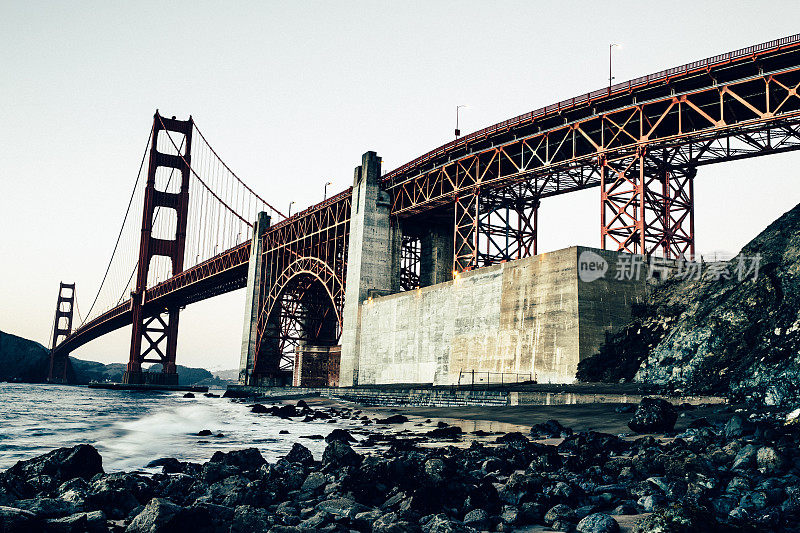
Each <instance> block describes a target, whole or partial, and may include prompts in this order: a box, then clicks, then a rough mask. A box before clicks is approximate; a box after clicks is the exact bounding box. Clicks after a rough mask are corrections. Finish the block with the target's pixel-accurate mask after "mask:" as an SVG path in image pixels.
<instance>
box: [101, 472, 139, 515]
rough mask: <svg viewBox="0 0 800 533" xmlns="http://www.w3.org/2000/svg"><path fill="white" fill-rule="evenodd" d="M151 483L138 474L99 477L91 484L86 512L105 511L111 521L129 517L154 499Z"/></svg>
mask: <svg viewBox="0 0 800 533" xmlns="http://www.w3.org/2000/svg"><path fill="white" fill-rule="evenodd" d="M151 483H152V482H151V481H150V480H149V479H148V478H146V477H143V476H139V475H137V474H126V473H114V474H108V475H105V476H98V477H96V478H94V479H93V480H92V482H91V483H90V484H89V490H88V493H87V495H86V510H89V511H103V512H104V513H105V514H106V516H108V517H109V518H111V519H114V520H119V519H122V518H125V517H127V516H128V515H129V514H130V512H131V511H133V510H134V509H136V508H137V507H138V506H139V505H141V504H144V503H146V502H147V501H148V500H149V499H150V498H151V497H152V487H151Z"/></svg>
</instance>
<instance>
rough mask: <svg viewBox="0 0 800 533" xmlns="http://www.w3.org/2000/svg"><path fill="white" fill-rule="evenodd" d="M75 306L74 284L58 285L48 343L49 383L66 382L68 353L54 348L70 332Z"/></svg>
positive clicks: (62, 283)
mask: <svg viewBox="0 0 800 533" xmlns="http://www.w3.org/2000/svg"><path fill="white" fill-rule="evenodd" d="M74 308H75V284H74V283H64V282H63V281H62V282H61V283H60V284H59V287H58V302H57V303H56V317H55V320H54V322H53V338H52V340H51V343H50V371H49V372H48V374H47V381H48V382H49V383H66V382H67V367H68V366H69V353H67V352H61V351H58V350H56V346H58V343H59V342H60V341H62V340H64V339H65V338H67V337H68V336H69V334H70V333H72V312H73V309H74Z"/></svg>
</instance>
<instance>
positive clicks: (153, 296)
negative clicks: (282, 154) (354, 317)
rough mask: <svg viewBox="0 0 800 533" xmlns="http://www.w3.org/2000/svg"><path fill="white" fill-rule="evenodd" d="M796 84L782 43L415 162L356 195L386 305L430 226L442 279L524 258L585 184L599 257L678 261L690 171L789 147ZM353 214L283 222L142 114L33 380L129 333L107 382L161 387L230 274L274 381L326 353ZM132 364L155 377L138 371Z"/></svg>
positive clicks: (793, 43)
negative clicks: (550, 202)
mask: <svg viewBox="0 0 800 533" xmlns="http://www.w3.org/2000/svg"><path fill="white" fill-rule="evenodd" d="M798 88H800V35H794V36H791V37H786V38H783V39H778V40H775V41H771V42H768V43H763V44H760V45H756V46H752V47H749V48H745V49H741V50H737V51H734V52H730V53H727V54H722V55H719V56H715V57H712V58H708V59H704V60H701V61H695V62H693V63H689V64H686V65H682V66H680V67H676V68H672V69H668V70H665V71H662V72H659V73H656V74H651V75H648V76H643V77H641V78H637V79H634V80H631V81H628V82H624V83H620V84H617V85H614V86H611V87H608V88H604V89H600V90H598V91H594V92H591V93H588V94H585V95H582V96H578V97H575V98H570V99H568V100H564V101H562V102H559V103H557V104H553V105H550V106H547V107H544V108H541V109H538V110H536V111H532V112H530V113H526V114H524V115H520V116H518V117H514V118H512V119H509V120H506V121H503V122H500V123H498V124H495V125H493V126H490V127H488V128H484V129H482V130H480V131H476V132H474V133H472V134H469V135H467V136H465V137H462V138H459V139H457V140H455V141H453V142H450V143H448V144H445V145H443V146H441V147H439V148H437V149H435V150H432V151H430V152H428V153H427V154H425V155H423V156H421V157H419V158H417V159H415V160H413V161H411V162H409V163H407V164H405V165H403V166H401V167H399V168H397V169H395V170H393V171H391V172H389V173H386V174H384V175H383V176H382V177H381V178H380V187H381V189H382V190H381V194H380V195H379V197H378V198H377V199H373V200H374V201H377V202H379V203H380V202H385V203H386V205H387V207H388V212H389V219H390V224H391V227H392V235H393V238H392V243H390V244H389V245H388V246H387V258H386V261H390V262H392V265H395V266H396V268H395V266H393V268H394V274H393V280H392V287H391V288H392V291H402V290H409V289H414V288H416V287H419V286H424V285H429V284H432V283H437V282H440V281H445V280H446V279H442V277H443V275H442V273H441V272H439V273H435V272H433V273H432V272H430V269H429V268H427V267H426V266H425V264H426V257H427V255H430V253H431V252H430V248H431V245H430V239H429V237H430V231H431V228H432V227H433V228H439V230H440V231H439V236H440V241H442V239H443V240H444V242H445V246H444V248H449V253H446V254H445V255H446V256H447V263H448V264H447V268H446V269H445V275H444V277H445V278H446V277H447V274H450V273H451V272H458V271H464V270H470V269H474V268H480V267H483V266H487V265H492V264H496V263H498V262H502V261H509V260H513V259H519V258H522V257H527V256H530V255H534V254H536V252H537V250H536V242H537V219H538V209H539V206H540V204H541V201H542V200H543V199H545V198H548V197H551V196H556V195H560V194H568V193H571V192H574V191H579V190H582V189H586V188H590V187H599V188H600V202H599V204H600V205H599V207H600V238H601V245H602V247H603V248H607V249H613V250H619V251H626V252H630V253H639V254H646V255H651V254H657V255H662V256H665V257H679V256H690V255H693V254H694V216H693V213H694V198H693V181H694V179H695V176H696V174H697V169H698V168H699V167H702V166H704V165H708V164H712V163H717V162H724V161H733V160H737V159H743V158H749V157H756V156H762V155H768V154H773V153H780V152H787V151H791V150H797V149H798V148H800V96H799V95H798ZM365 157H366V156H365ZM377 161H378V174H377V175H378V176H380V171H379V164H380V163H379V160H377ZM360 169H361V167H359V169H357V174H356V183H358V180H360V179H361V177H360V174H359V172H360ZM373 170H374V169H373ZM361 201H362V200H361V199H360V198H355V199H354V198H353V189H348V190H346V191H343V192H341V193H339V194H338V195H335V196H333V197H331V198H329V199H327V200H325V201H324V202H322V203H320V204H317V205H314V206H311V207H309V208H308V209H306V210H304V211H302V212H299V213H297V214H295V215H293V216H291V217H289V218H287V217H285V216H284V215H283V214H282V213H280V212H279V211H278V210H277V209H275V208H274V207H273V206H271V205H270V204H269V203H268V202H267V201H266V200H264V199H263V198H262V197H260V196H259V195H258V194H256V193H255V192H254V191H253V190H252V189H251V188H250V187H248V186H247V185H246V184H245V183H244V182H243V181H242V180H241V179H239V177H238V176H237V175H236V174H235V173H234V172H233V171H232V170H231V169H230V168H229V167H228V166H227V165H226V164H225V163H224V162H223V161H222V159H221V158H220V157H219V156H218V155H217V153H216V152H215V151H214V149H213V148H212V147H211V145H210V144H209V143H208V141H207V140H206V138H205V137H204V136H203V134H202V133H201V131H200V130H199V129H198V128H197V125H196V124H195V123H194V121H193V120H192V119H191V117H190V118H189V119H188V120H185V121H184V120H177V119H175V117H172V118H165V117H162V116H161V115H160V114H159V113H158V112H157V113H156V115H155V118H154V122H153V128H152V130H151V132H150V136H149V138H148V141H147V148H146V150H145V153H144V155H143V157H142V164H141V166H140V169H139V172H138V174H137V178H136V181H135V185H134V187H133V190H132V193H131V197H130V200H129V202H128V206H127V210H126V212H125V216H124V217H123V223H122V226H121V228H120V231H119V235H118V238H117V241H116V243H115V245H114V247H113V252H112V254H111V259H110V260H109V263H108V267H107V269H106V272H105V275H104V277H103V280H102V282H101V284H100V288H99V289H98V292H97V294H96V296H95V297H94V300H93V302H92V304H91V306H90V309H89V311H88V313H87V315H86V317H80V320H79V322H80V324H79V325H78V327H77V328H75V329H74V330H73V329H72V321H73V308H75V309H76V310H77V305H76V300H75V297H74V286H67V285H65V284H62V286H61V288H60V292H59V300H58V304H57V311H56V319H55V322H54V327H53V337H52V346H53V349H52V352H51V371H50V372H51V375H50V379H51V380H54V381H61V380H66V379H67V378H68V372H69V360H68V357H67V356H68V354H69V353H70V352H72V351H74V350H75V349H77V348H78V347H80V346H82V345H84V344H86V343H87V342H90V341H91V340H93V339H96V338H98V337H100V336H102V335H105V334H106V333H109V332H111V331H114V330H116V329H119V328H122V327H124V326H127V325H128V324H131V325H132V329H131V332H132V334H131V344H130V353H129V362H128V366H127V371H126V373H125V381H126V382H129V383H141V382H143V381H144V380H146V379H147V380H156V381H161V382H163V383H174V382H175V381H176V379H177V377H176V374H175V362H176V352H177V332H178V320H179V314H180V309H181V308H182V307H184V306H186V305H189V304H191V303H194V302H197V301H200V300H204V299H207V298H211V297H213V296H216V295H219V294H223V293H226V292H229V291H233V290H236V289H239V288H242V287H245V286H246V285H247V284H248V276H250V278H251V280H250V282H251V283H253V282H254V280H257V281H258V283H257V284H256V285H257V287H258V290H257V291H255V293H254V295H253V299H254V301H253V302H249V304H252V306H253V308H254V309H256V313H255V314H256V315H257V320H255V321H254V325H253V327H254V328H255V332H256V335H255V339H256V341H255V348H254V353H253V355H252V358H253V360H252V361H249V362H248V365H249V367H250V368H252V370H253V371H252V372H251V373H250V375H249V377H248V378H247V379H248V381H251V382H253V383H258V382H261V381H260V380H262V378H269V379H271V378H274V377H275V376H278V375H279V374H281V372H284V371H285V370H286V369H288V368H290V365H291V357H292V353H293V351H294V349H295V347H296V346H297V345H298V344H299V343H312V344H321V345H335V344H337V343H338V342H339V340H340V336H341V332H342V326H343V309H344V305H345V284H346V272H347V263H348V244H349V238H350V233H351V228H350V219H351V215H352V214H353V212H355V210H357V209H358V205H360V204H359V202H361ZM140 206H143V209H141V208H140ZM139 212H140V213H141V216H137V215H136V213H139ZM257 220H258V221H259V223H254V222H255V221H257ZM270 224H271V225H270ZM440 248H441V242H440ZM440 251H441V250H440ZM440 255H441V254H440ZM451 267H452V268H451ZM248 272H249V273H248ZM143 363H160V364H161V365H162V372H160V373H158V376H157V377H153V376H151V375H147V373H145V372H143V368H142V365H143Z"/></svg>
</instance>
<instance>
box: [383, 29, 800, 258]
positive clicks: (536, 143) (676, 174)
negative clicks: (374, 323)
mask: <svg viewBox="0 0 800 533" xmlns="http://www.w3.org/2000/svg"><path fill="white" fill-rule="evenodd" d="M791 47H792V48H791V50H789V51H786V50H785V49H781V51H780V52H779V53H776V52H775V51H774V50H773V51H772V52H770V53H773V56H769V57H766V56H764V57H759V58H755V59H757V60H754V57H743V58H740V59H737V60H736V61H731V60H726V62H725V63H724V64H720V65H718V66H712V67H709V68H707V69H704V70H703V71H702V72H697V73H693V74H692V75H691V76H688V74H687V77H686V78H685V79H682V78H681V76H674V77H672V78H670V79H668V80H667V82H666V83H665V82H664V81H663V80H661V81H659V83H658V84H657V85H656V86H650V85H648V84H646V83H645V84H643V85H642V88H637V89H631V90H630V91H628V93H627V96H626V95H620V96H616V97H615V98H608V95H604V96H602V97H600V96H599V97H598V98H597V99H596V100H588V101H586V102H585V103H584V104H583V105H582V106H581V107H580V108H576V109H573V110H572V111H571V112H570V113H566V112H564V111H563V110H550V111H547V112H543V113H542V114H541V115H540V116H537V117H530V119H529V120H520V121H517V122H514V123H513V124H510V125H508V126H507V127H505V128H499V127H498V128H494V129H493V130H492V131H491V132H489V133H487V134H486V135H485V136H483V137H480V138H475V139H472V140H471V141H470V142H467V143H462V144H460V145H454V146H452V147H451V148H448V150H449V151H448V150H444V151H438V152H435V153H432V154H433V155H431V156H430V157H428V158H427V159H423V160H421V161H420V162H419V163H418V164H415V165H411V166H407V167H403V168H402V169H401V170H400V171H395V172H392V173H390V175H389V177H388V178H387V179H386V182H385V186H386V187H387V190H389V191H390V192H391V193H392V197H393V205H392V214H393V215H395V216H398V217H401V218H409V217H413V216H415V215H416V214H419V213H421V212H425V211H429V210H431V209H434V208H436V207H439V206H443V205H446V204H448V203H454V225H455V228H454V231H455V243H454V250H455V254H454V269H455V270H465V269H470V268H475V267H478V266H484V265H487V264H493V263H496V262H498V261H502V260H504V259H507V258H511V257H513V256H515V255H517V254H515V253H514V249H513V246H518V244H517V243H520V242H522V241H523V240H524V239H523V238H520V237H519V236H518V235H516V237H517V238H516V239H513V237H514V236H515V235H514V231H515V229H516V228H515V226H514V220H515V219H513V217H512V221H511V222H509V220H507V218H508V217H506V219H504V218H503V216H502V214H503V212H504V207H503V205H504V204H503V202H504V201H506V202H507V198H506V197H505V196H506V193H502V194H500V195H499V200H498V201H492V200H489V198H491V196H492V195H497V193H494V192H492V191H507V190H509V188H510V187H511V186H512V185H513V184H518V183H526V184H527V191H526V193H525V196H524V198H525V200H526V201H528V202H529V207H528V212H530V211H531V206H534V205H537V204H536V202H537V201H538V200H539V199H541V198H546V197H549V196H555V195H558V194H565V193H569V192H572V191H576V190H580V189H585V188H588V187H596V186H599V187H601V189H602V191H601V198H602V199H601V232H600V234H601V244H602V245H603V246H604V247H607V248H611V249H615V250H625V251H630V252H636V253H644V254H659V255H664V256H667V257H677V256H680V255H685V254H687V253H688V254H690V253H692V252H693V250H694V227H693V226H694V222H693V195H692V185H693V178H694V176H695V172H696V170H695V169H696V168H697V167H699V166H702V165H706V164H712V163H717V162H723V161H732V160H736V159H742V158H746V157H755V156H759V155H766V154H771V153H778V152H786V151H790V150H797V149H798V148H800V131H799V130H798V127H799V126H800V97H798V89H800V69H799V68H798V67H797V66H795V65H796V64H797V63H798V62H799V61H800V50H798V47H797V43H794V44H792V45H791ZM756 55H758V54H756ZM786 65H789V66H786ZM770 67H772V68H773V70H772V71H769V70H768V68H770ZM726 76H727V77H731V78H734V79H731V80H730V81H726V79H725V78H726ZM679 89H684V90H683V91H682V92H679V91H678V90H679ZM645 96H646V97H647V98H646V99H645ZM639 99H641V102H638V100H639ZM612 107H613V108H612ZM604 108H605V109H604ZM511 190H513V189H511ZM533 211H534V212H535V209H534V210H533ZM488 213H491V214H492V215H491V216H489V215H488ZM484 214H487V216H484ZM524 220H526V221H530V222H531V223H530V224H529V225H528V227H526V230H527V231H528V233H529V234H530V235H531V236H532V238H528V239H527V242H535V233H536V231H535V230H536V227H535V226H536V224H535V217H531V216H530V215H527V218H524ZM504 225H506V226H511V227H510V228H504V227H503V226H504ZM512 228H513V229H512ZM506 234H508V235H509V241H514V242H515V244H514V245H513V246H507V245H506V244H505V236H506ZM484 247H485V248H484ZM524 250H525V252H527V248H525V249H524Z"/></svg>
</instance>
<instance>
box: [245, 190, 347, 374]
mask: <svg viewBox="0 0 800 533" xmlns="http://www.w3.org/2000/svg"><path fill="white" fill-rule="evenodd" d="M351 196H352V189H348V190H346V191H344V192H342V193H340V194H338V195H336V196H333V197H331V198H329V199H328V200H326V201H325V202H323V203H321V204H319V205H316V206H313V207H312V208H309V209H307V210H305V211H302V212H300V213H298V214H297V215H295V216H293V217H292V218H290V219H287V220H284V221H282V222H280V223H279V224H276V225H275V226H273V227H271V228H269V229H268V230H267V231H266V233H265V235H264V237H263V242H262V250H263V252H262V268H261V292H260V294H259V309H260V311H259V316H258V325H257V341H256V356H255V360H256V363H255V368H270V367H272V368H273V369H275V368H277V366H276V365H273V364H268V363H266V362H265V361H263V359H264V358H265V357H266V358H269V359H272V360H274V361H277V360H279V359H280V357H281V355H280V354H263V353H261V352H262V350H263V346H264V342H263V341H264V339H266V338H268V337H269V334H268V329H269V327H268V326H269V324H275V323H277V322H278V321H279V319H280V316H281V314H283V316H284V318H286V317H287V316H288V317H289V319H291V320H292V321H295V322H296V316H295V317H294V318H292V316H291V315H287V313H286V311H285V309H283V313H281V309H282V306H281V305H280V302H281V301H282V299H283V296H284V294H285V293H286V292H287V291H295V290H297V289H298V287H299V289H300V293H299V294H298V295H297V296H296V297H295V299H298V300H300V301H303V299H304V294H305V293H307V292H308V291H310V290H311V289H312V286H313V285H314V284H311V285H308V284H305V283H303V284H300V285H298V283H299V282H300V281H301V280H303V279H305V278H310V279H313V280H314V283H315V284H318V285H319V286H320V287H322V288H323V289H324V291H325V292H326V293H327V296H328V298H329V300H330V303H331V304H332V305H331V308H332V309H333V311H334V313H335V321H336V324H337V325H336V339H334V341H335V340H338V336H339V334H340V332H341V326H342V324H341V322H342V310H343V308H344V284H345V276H346V274H347V262H346V259H347V246H348V242H349V239H348V237H349V223H350V205H351ZM304 287H305V288H304ZM281 331H282V332H281V336H282V337H283V338H282V339H281V345H283V346H285V344H286V342H287V340H288V339H289V337H291V329H290V327H289V326H287V325H285V324H284V325H283V326H281ZM259 359H262V361H259Z"/></svg>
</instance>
